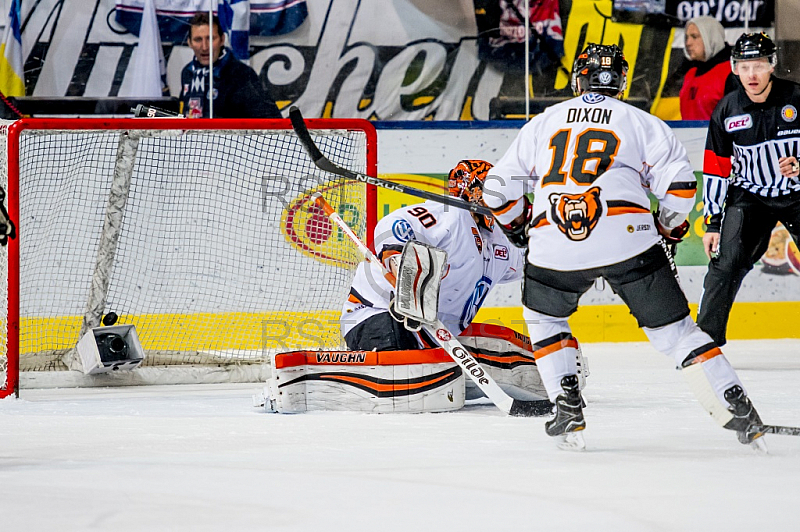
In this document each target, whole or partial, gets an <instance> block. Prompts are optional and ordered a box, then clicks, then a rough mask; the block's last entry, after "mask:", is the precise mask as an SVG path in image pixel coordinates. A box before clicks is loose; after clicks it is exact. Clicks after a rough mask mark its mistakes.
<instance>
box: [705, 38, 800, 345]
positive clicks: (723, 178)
mask: <svg viewBox="0 0 800 532" xmlns="http://www.w3.org/2000/svg"><path fill="white" fill-rule="evenodd" d="M776 63H777V58H776V57H775V44H774V43H773V42H772V40H771V39H770V38H769V37H768V36H767V35H766V34H764V33H746V34H744V35H742V36H741V37H739V40H737V41H736V44H735V45H734V47H733V52H732V54H731V66H732V68H733V73H734V75H736V76H738V77H739V80H740V81H741V86H740V87H739V88H738V89H737V90H736V91H734V92H732V93H729V94H728V95H726V96H725V97H724V98H723V99H722V100H721V101H720V102H719V104H718V105H717V108H716V109H715V110H714V113H713V114H712V115H711V121H710V123H709V127H708V137H707V138H706V151H705V158H704V162H703V179H704V187H703V202H704V212H703V214H704V216H705V222H706V234H705V235H704V236H703V247H704V248H705V252H706V255H708V257H709V258H710V259H711V262H710V263H709V265H708V273H707V274H706V277H705V281H704V282H703V296H702V298H701V300H700V310H699V312H698V315H697V324H698V325H699V326H700V327H701V328H702V329H703V330H704V331H706V332H707V333H708V334H709V335H710V336H711V338H713V339H714V341H716V342H717V344H719V345H724V344H725V331H726V329H727V326H728V316H729V315H730V311H731V307H732V306H733V301H734V299H735V298H736V293H737V292H738V290H739V287H740V286H741V284H742V280H743V279H744V276H745V275H747V272H749V271H750V270H751V269H753V265H754V264H755V263H756V261H757V260H758V259H759V258H760V257H761V256H762V255H763V254H764V253H765V252H766V250H767V246H768V245H769V239H770V235H771V233H772V229H773V228H774V227H775V225H776V223H777V222H782V223H783V225H784V226H785V227H786V229H787V230H788V231H789V233H790V234H791V235H792V238H793V239H794V241H795V243H800V180H798V175H800V164H798V159H797V152H798V145H800V119H798V109H800V85H797V84H795V83H792V82H790V81H787V80H783V79H780V78H776V77H775V76H773V75H772V74H773V72H774V71H775V65H776Z"/></svg>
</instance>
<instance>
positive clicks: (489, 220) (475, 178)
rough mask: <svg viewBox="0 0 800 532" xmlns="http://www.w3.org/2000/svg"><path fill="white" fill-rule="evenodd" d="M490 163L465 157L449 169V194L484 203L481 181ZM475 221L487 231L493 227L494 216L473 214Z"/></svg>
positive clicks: (468, 200) (487, 173) (489, 167)
mask: <svg viewBox="0 0 800 532" xmlns="http://www.w3.org/2000/svg"><path fill="white" fill-rule="evenodd" d="M491 169H492V164H491V163H487V162H486V161H479V160H475V159H465V160H463V161H461V162H459V163H458V164H457V165H456V167H455V168H453V169H452V170H450V179H449V185H450V195H451V196H454V197H456V198H461V199H463V200H464V201H467V202H469V203H477V204H478V205H484V206H485V205H486V204H485V203H484V202H483V182H484V181H486V176H488V175H489V170H491ZM473 216H474V217H475V221H476V222H477V223H478V224H481V225H483V226H484V227H486V229H488V230H489V231H491V230H492V227H494V217H493V216H485V215H482V214H474V215H473Z"/></svg>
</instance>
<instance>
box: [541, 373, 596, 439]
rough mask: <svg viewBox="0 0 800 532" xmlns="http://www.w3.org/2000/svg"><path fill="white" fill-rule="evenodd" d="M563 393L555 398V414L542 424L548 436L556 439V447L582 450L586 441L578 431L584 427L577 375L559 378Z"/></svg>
mask: <svg viewBox="0 0 800 532" xmlns="http://www.w3.org/2000/svg"><path fill="white" fill-rule="evenodd" d="M561 388H563V390H564V393H563V394H561V395H559V396H558V397H557V398H556V415H555V417H554V418H553V419H551V420H550V421H548V422H547V423H545V424H544V429H545V432H547V435H548V436H553V437H554V438H557V439H558V444H557V445H558V448H559V449H565V450H570V451H582V450H584V449H585V448H586V442H585V441H584V439H583V435H582V434H581V432H580V431H582V430H583V429H585V428H586V421H585V420H584V419H583V409H582V408H581V393H580V391H579V389H578V377H577V376H576V375H567V376H566V377H564V378H563V379H561Z"/></svg>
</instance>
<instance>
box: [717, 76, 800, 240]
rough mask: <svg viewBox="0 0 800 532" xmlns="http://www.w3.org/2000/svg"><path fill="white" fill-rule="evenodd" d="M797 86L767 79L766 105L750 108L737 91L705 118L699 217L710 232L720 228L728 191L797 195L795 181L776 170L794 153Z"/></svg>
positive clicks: (798, 126)
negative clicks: (705, 135)
mask: <svg viewBox="0 0 800 532" xmlns="http://www.w3.org/2000/svg"><path fill="white" fill-rule="evenodd" d="M799 109H800V85H797V84H795V83H792V82H791V81H787V80H783V79H779V78H776V77H773V78H772V89H771V90H770V93H769V96H768V97H767V100H766V101H765V102H763V103H755V102H753V101H752V100H750V98H749V97H748V96H747V93H746V92H745V91H744V88H743V87H741V86H740V87H739V88H738V90H736V91H734V92H732V93H729V94H727V95H726V96H725V97H724V98H723V99H722V100H721V101H720V102H719V104H718V105H717V108H716V109H715V110H714V113H713V114H712V115H711V121H710V123H709V126H708V136H707V137H706V150H705V157H704V159H703V181H704V186H703V189H704V190H703V215H704V216H705V220H706V225H707V226H708V228H709V229H710V230H715V229H716V230H717V231H719V228H720V226H721V223H722V208H723V204H724V202H725V196H726V195H727V193H728V187H729V186H734V187H740V188H742V189H744V190H747V191H748V192H751V193H753V194H756V195H758V196H762V197H765V198H774V197H777V196H782V195H784V194H789V193H790V192H796V191H800V181H798V180H797V179H793V178H786V177H784V176H782V175H781V173H780V170H778V160H779V159H780V158H781V157H791V156H794V157H797V156H798V147H800V118H798V110H799Z"/></svg>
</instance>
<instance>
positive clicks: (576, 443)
mask: <svg viewBox="0 0 800 532" xmlns="http://www.w3.org/2000/svg"><path fill="white" fill-rule="evenodd" d="M556 447H558V448H559V449H561V450H563V451H578V452H580V451H584V450H586V440H584V439H583V432H580V431H579V432H567V433H566V434H561V435H559V436H556Z"/></svg>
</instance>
